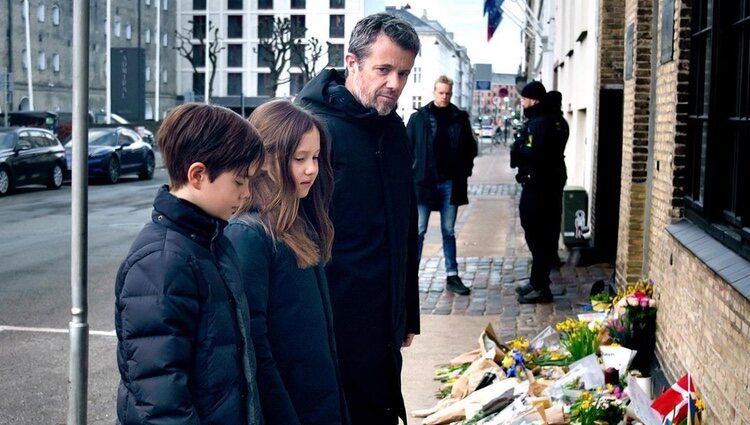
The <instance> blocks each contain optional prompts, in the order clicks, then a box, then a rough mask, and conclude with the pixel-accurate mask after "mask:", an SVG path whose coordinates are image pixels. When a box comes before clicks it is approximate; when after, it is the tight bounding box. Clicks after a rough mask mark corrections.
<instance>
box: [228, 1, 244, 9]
mask: <svg viewBox="0 0 750 425" xmlns="http://www.w3.org/2000/svg"><path fill="white" fill-rule="evenodd" d="M227 9H229V10H242V0H227Z"/></svg>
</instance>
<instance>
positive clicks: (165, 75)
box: [161, 68, 169, 84]
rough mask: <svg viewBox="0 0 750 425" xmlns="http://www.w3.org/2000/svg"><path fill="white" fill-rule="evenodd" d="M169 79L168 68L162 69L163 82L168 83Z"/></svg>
mask: <svg viewBox="0 0 750 425" xmlns="http://www.w3.org/2000/svg"><path fill="white" fill-rule="evenodd" d="M167 80H169V72H167V68H162V69H161V83H162V84H166V83H167Z"/></svg>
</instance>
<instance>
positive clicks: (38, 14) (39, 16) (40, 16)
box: [36, 4, 45, 22]
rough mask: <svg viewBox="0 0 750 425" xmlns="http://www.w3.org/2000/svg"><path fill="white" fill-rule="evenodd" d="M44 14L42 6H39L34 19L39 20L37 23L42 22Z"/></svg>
mask: <svg viewBox="0 0 750 425" xmlns="http://www.w3.org/2000/svg"><path fill="white" fill-rule="evenodd" d="M44 12H45V10H44V5H43V4H40V5H39V6H38V7H37V8H36V19H37V20H39V22H44Z"/></svg>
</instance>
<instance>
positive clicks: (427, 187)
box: [406, 102, 478, 210]
mask: <svg viewBox="0 0 750 425" xmlns="http://www.w3.org/2000/svg"><path fill="white" fill-rule="evenodd" d="M432 105H433V102H430V103H428V104H427V105H425V106H423V107H421V108H419V109H417V111H416V112H414V113H413V114H412V116H411V118H409V124H407V126H406V133H407V134H408V136H409V141H410V142H411V148H412V152H413V154H414V181H415V183H416V185H417V201H418V202H419V203H420V204H430V205H432V209H433V210H439V209H440V206H439V204H438V205H436V203H435V202H434V199H435V196H436V183H437V176H436V164H435V155H434V148H433V146H434V142H435V135H436V133H437V120H436V119H435V116H434V114H433V113H432V112H431V111H432V108H433V106H432ZM447 108H449V109H450V111H451V114H450V123H449V124H448V128H447V130H448V140H449V141H450V149H449V152H450V157H451V158H453V159H454V161H453V163H452V164H451V170H450V172H451V174H452V175H453V179H452V186H451V187H452V189H451V205H456V206H459V205H466V204H468V203H469V197H468V194H467V179H468V178H469V176H471V171H472V168H473V167H474V158H475V157H476V156H477V150H478V149H477V141H476V139H474V133H473V131H472V129H471V123H470V122H469V115H468V114H467V113H466V112H464V111H462V110H460V109H458V108H457V107H456V106H455V105H453V104H452V103H451V104H449V105H448V106H447Z"/></svg>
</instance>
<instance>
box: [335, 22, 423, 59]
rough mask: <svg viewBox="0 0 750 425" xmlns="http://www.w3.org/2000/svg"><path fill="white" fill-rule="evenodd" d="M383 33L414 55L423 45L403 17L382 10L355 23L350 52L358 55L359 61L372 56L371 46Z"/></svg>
mask: <svg viewBox="0 0 750 425" xmlns="http://www.w3.org/2000/svg"><path fill="white" fill-rule="evenodd" d="M381 33H382V34H385V35H386V36H388V38H390V39H391V41H393V42H394V43H396V44H397V45H398V46H399V47H400V48H402V49H404V50H406V51H409V52H412V53H414V55H417V54H418V53H419V48H420V47H421V46H420V42H419V36H418V35H417V32H416V31H415V30H414V27H413V26H412V25H411V24H410V23H409V22H407V21H406V20H404V19H403V18H399V17H398V16H393V15H390V14H388V13H385V12H382V13H376V14H373V15H369V16H365V17H364V18H362V19H360V21H359V22H357V23H356V24H355V25H354V29H353V30H352V34H351V36H350V37H349V53H352V54H354V56H356V57H357V62H358V63H362V61H364V60H365V59H367V57H368V56H370V46H372V44H373V43H375V40H376V39H377V38H378V36H379V35H380V34H381Z"/></svg>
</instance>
